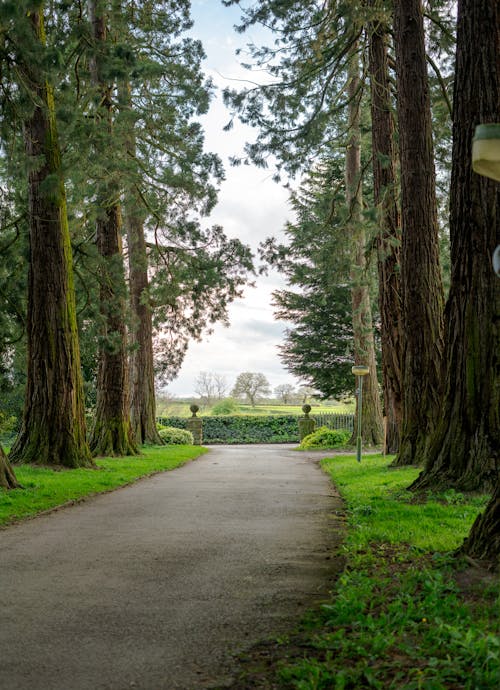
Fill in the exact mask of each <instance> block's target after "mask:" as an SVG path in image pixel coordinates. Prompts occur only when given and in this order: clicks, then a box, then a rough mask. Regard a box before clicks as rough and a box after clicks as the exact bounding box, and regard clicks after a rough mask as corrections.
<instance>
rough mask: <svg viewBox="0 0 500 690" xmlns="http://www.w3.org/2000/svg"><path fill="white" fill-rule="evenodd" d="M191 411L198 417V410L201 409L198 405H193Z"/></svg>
mask: <svg viewBox="0 0 500 690" xmlns="http://www.w3.org/2000/svg"><path fill="white" fill-rule="evenodd" d="M189 409H190V410H191V412H192V413H193V417H196V413H197V412H198V410H199V409H200V408H199V407H198V405H191V407H190V408H189Z"/></svg>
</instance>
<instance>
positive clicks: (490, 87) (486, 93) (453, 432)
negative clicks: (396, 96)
mask: <svg viewBox="0 0 500 690" xmlns="http://www.w3.org/2000/svg"><path fill="white" fill-rule="evenodd" d="M458 10H459V11H458V26H457V54H456V72H455V88H454V99H453V104H454V107H453V109H454V117H453V158H452V178H451V193H450V202H451V203H450V209H451V212H450V241H451V287H450V294H449V298H448V302H447V306H446V334H445V335H446V338H445V355H444V361H445V365H446V376H445V389H444V395H443V401H442V405H441V413H440V415H439V418H438V423H437V428H436V431H435V433H434V434H433V436H432V439H431V442H430V445H429V452H428V455H427V462H426V466H425V469H424V471H423V472H422V473H421V474H420V476H419V477H418V478H417V480H416V481H415V482H414V483H413V485H412V488H413V489H424V488H436V487H440V486H443V487H444V486H445V487H454V488H456V489H460V490H468V491H477V490H493V489H494V488H495V487H496V486H497V485H498V482H499V451H500V386H499V372H500V280H499V279H498V278H497V277H496V276H495V274H494V272H493V270H492V267H491V256H492V253H493V251H494V249H495V247H496V245H497V244H500V184H498V183H496V182H494V181H493V180H490V179H488V178H486V177H481V176H480V175H478V174H476V173H474V172H473V170H472V138H473V136H474V130H475V127H476V125H478V124H480V123H487V122H494V121H498V116H499V114H500V28H499V27H500V7H499V5H498V2H497V1H496V0H473V1H472V0H461V2H459V5H458ZM495 26H496V27H497V31H496V32H495V31H494V30H493V27H495ZM479 43H480V44H481V49H480V50H478V45H479ZM497 510H498V508H497ZM478 529H479V528H478Z"/></svg>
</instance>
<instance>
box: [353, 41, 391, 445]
mask: <svg viewBox="0 0 500 690" xmlns="http://www.w3.org/2000/svg"><path fill="white" fill-rule="evenodd" d="M347 93H348V97H349V142H348V145H347V151H346V164H345V181H346V201H347V204H348V208H349V222H348V229H349V232H350V234H351V235H352V238H353V260H352V270H351V277H352V321H353V330H354V362H355V364H364V365H366V366H368V367H369V370H370V372H369V374H368V375H367V376H365V377H364V381H363V410H362V414H363V424H362V439H363V443H365V444H367V445H379V444H380V443H381V442H382V438H383V434H382V409H381V405H380V396H379V391H378V381H377V363H376V359H375V343H374V337H373V322H372V310H371V304H370V294H369V290H368V285H367V281H366V259H365V245H366V238H365V230H364V227H363V223H362V218H361V209H362V203H363V198H362V185H361V143H360V139H361V136H360V108H361V99H360V93H361V89H360V80H359V66H358V59H357V57H356V53H355V52H354V51H353V54H352V56H351V60H350V67H349V81H348V84H347ZM353 384H354V377H353ZM359 412H360V411H359V410H356V415H358V414H359ZM354 428H355V429H357V423H356V421H355V426H354ZM355 434H356V432H354V435H353V438H352V439H351V441H352V442H355Z"/></svg>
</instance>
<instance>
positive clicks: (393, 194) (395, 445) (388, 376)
mask: <svg viewBox="0 0 500 690" xmlns="http://www.w3.org/2000/svg"><path fill="white" fill-rule="evenodd" d="M386 43H387V27H386V26H384V25H382V24H380V23H379V22H377V23H374V24H372V25H371V27H370V88H371V117H372V155H373V190H374V198H375V204H376V206H377V209H378V215H379V218H378V222H379V226H380V229H379V233H378V236H377V249H378V276H379V308H380V337H381V342H382V380H383V391H384V411H385V417H386V429H387V433H386V438H385V449H384V450H385V452H386V453H397V452H398V450H399V430H400V428H401V422H402V404H401V400H402V390H403V389H402V367H401V363H402V349H403V344H402V333H401V327H402V318H403V316H402V305H401V280H400V254H401V220H400V215H399V208H398V202H397V181H396V172H395V169H396V153H395V150H394V121H393V115H392V102H391V95H390V84H389V69H388V64H387V45H386Z"/></svg>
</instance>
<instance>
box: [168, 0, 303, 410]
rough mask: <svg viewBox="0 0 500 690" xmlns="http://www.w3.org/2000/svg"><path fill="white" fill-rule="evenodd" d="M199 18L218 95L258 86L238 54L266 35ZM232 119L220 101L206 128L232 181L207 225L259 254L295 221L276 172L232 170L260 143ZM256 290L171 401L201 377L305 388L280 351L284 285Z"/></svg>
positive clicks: (227, 17)
mask: <svg viewBox="0 0 500 690" xmlns="http://www.w3.org/2000/svg"><path fill="white" fill-rule="evenodd" d="M192 15H193V19H194V20H195V25H194V27H193V29H192V31H191V33H192V35H193V36H195V37H196V38H199V39H201V41H202V43H203V45H204V47H205V51H206V53H207V60H206V63H205V71H206V73H207V75H209V76H211V77H212V79H213V81H214V83H215V84H216V85H217V87H218V88H219V89H222V88H224V87H226V86H230V87H235V86H237V85H238V81H230V80H245V79H251V78H253V75H251V74H250V73H249V72H248V71H247V70H244V69H243V68H242V67H241V66H240V65H239V63H238V58H237V57H236V56H235V50H236V48H237V47H245V46H246V44H247V43H248V42H250V41H251V40H252V37H253V38H255V36H260V35H263V34H264V32H260V31H258V30H254V31H252V32H251V34H250V35H246V34H243V35H240V34H236V33H235V32H234V30H233V25H234V24H235V23H237V22H238V19H239V11H238V9H237V8H234V7H233V8H224V7H223V6H222V5H221V3H219V2H215V0H194V2H193V4H192ZM260 78H263V75H260ZM240 83H241V82H240ZM229 119H230V114H229V112H228V110H227V109H226V108H225V107H224V105H223V103H222V99H221V96H220V93H219V94H218V97H217V98H216V99H215V100H214V102H213V104H212V107H211V108H210V111H209V113H208V114H207V115H206V116H204V117H203V118H202V123H203V127H204V129H205V138H206V149H207V150H209V151H214V152H217V153H218V154H219V155H220V157H221V158H222V160H223V162H224V165H225V168H226V177H227V179H226V181H225V182H224V183H223V184H222V187H221V191H220V195H219V204H218V205H217V207H216V208H215V210H214V212H213V213H212V215H211V217H210V218H208V219H206V222H207V224H215V223H219V224H220V225H222V226H223V227H224V229H225V231H226V232H227V234H228V235H230V236H233V237H238V238H239V239H241V240H242V241H243V242H245V243H247V244H250V245H251V247H252V249H253V250H254V251H255V250H256V249H257V246H258V244H259V242H261V241H262V240H264V239H265V238H266V237H269V236H275V237H276V236H278V237H279V236H280V235H281V234H282V232H283V228H284V225H285V221H286V219H287V217H288V215H289V209H288V193H287V192H286V190H284V189H283V188H282V187H280V186H279V185H277V184H276V183H275V182H273V181H272V179H271V173H270V171H269V170H263V169H259V168H256V167H254V166H246V165H242V166H240V167H236V168H234V167H231V166H230V165H229V158H230V157H231V156H238V155H241V154H242V153H243V147H244V144H245V141H248V140H250V141H251V140H253V139H255V135H256V132H255V131H254V130H252V129H251V128H250V127H248V126H244V125H241V124H240V123H238V122H236V121H235V123H234V127H233V129H231V130H230V131H228V132H225V131H223V127H224V125H226V124H227V122H228V121H229ZM256 283H257V285H256V287H255V288H247V289H246V291H245V297H244V299H242V300H237V301H236V302H235V303H234V304H232V305H231V307H230V309H229V319H230V326H229V327H228V328H226V327H224V326H223V325H217V326H216V327H215V329H214V332H213V334H211V335H207V336H206V337H204V338H203V340H202V342H199V343H198V342H195V343H191V345H190V347H189V350H188V353H187V356H186V359H185V361H184V364H183V366H182V369H181V371H180V374H179V376H178V377H177V379H176V380H175V381H173V382H172V383H171V384H169V386H168V390H169V391H170V392H171V393H173V394H175V395H180V396H190V395H194V393H195V391H194V389H195V380H196V377H197V375H198V373H199V372H200V371H210V372H214V373H218V374H221V375H224V376H225V377H226V379H227V381H228V383H229V384H230V385H231V386H232V385H233V383H234V381H235V380H236V377H237V376H238V374H239V373H241V372H242V371H254V372H262V373H263V374H265V376H266V377H267V378H268V380H269V382H270V384H271V387H272V388H274V387H275V386H277V385H279V384H281V383H294V384H297V381H296V380H295V379H294V378H293V376H292V375H291V374H289V373H288V372H286V371H285V370H284V369H283V367H282V366H281V363H280V360H279V357H278V350H277V346H278V345H279V344H280V343H281V342H282V334H283V330H284V328H285V324H283V323H280V322H277V321H275V319H274V315H273V308H272V306H271V302H272V291H273V290H274V289H276V288H278V287H282V286H283V281H282V279H281V278H280V277H279V276H277V275H274V274H271V275H270V276H269V277H257V278H256Z"/></svg>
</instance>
